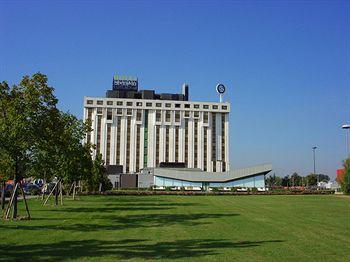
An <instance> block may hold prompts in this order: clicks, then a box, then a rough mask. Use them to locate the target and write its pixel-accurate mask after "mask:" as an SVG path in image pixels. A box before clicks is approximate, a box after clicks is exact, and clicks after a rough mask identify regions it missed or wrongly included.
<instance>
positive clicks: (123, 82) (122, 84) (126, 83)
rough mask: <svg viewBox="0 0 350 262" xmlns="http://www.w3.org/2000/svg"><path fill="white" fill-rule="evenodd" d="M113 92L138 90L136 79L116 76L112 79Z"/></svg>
mask: <svg viewBox="0 0 350 262" xmlns="http://www.w3.org/2000/svg"><path fill="white" fill-rule="evenodd" d="M113 90H128V91H137V90H138V79H137V77H132V76H118V75H115V76H114V77H113Z"/></svg>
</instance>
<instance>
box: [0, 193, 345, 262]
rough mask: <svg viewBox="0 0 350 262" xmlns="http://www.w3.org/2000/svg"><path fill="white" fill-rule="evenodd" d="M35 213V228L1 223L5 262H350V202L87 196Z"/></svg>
mask: <svg viewBox="0 0 350 262" xmlns="http://www.w3.org/2000/svg"><path fill="white" fill-rule="evenodd" d="M21 205H22V204H21ZM21 208H22V210H21V212H22V214H24V212H23V207H21ZM30 209H31V213H32V214H31V215H32V217H33V220H31V221H1V222H0V230H1V231H0V232H1V238H0V241H1V243H0V260H1V261H15V260H19V259H25V260H27V261H37V260H55V261H65V260H83V261H118V260H130V261H134V260H135V261H139V260H144V259H148V260H161V261H163V260H181V261H182V260H188V261H233V260H238V261H350V248H349V245H350V197H339V196H335V195H327V196H195V197H189V196H88V197H81V199H80V200H79V201H72V200H66V201H65V205H64V206H58V207H55V206H45V207H44V206H42V205H41V204H40V201H39V200H36V199H32V200H30Z"/></svg>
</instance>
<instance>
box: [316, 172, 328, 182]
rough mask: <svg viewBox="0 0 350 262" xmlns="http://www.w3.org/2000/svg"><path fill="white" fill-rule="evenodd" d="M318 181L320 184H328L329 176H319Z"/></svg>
mask: <svg viewBox="0 0 350 262" xmlns="http://www.w3.org/2000/svg"><path fill="white" fill-rule="evenodd" d="M318 179H319V180H318V181H320V182H328V181H329V180H330V178H329V176H327V175H324V174H318Z"/></svg>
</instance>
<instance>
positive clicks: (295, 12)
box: [0, 0, 350, 177]
mask: <svg viewBox="0 0 350 262" xmlns="http://www.w3.org/2000/svg"><path fill="white" fill-rule="evenodd" d="M349 14H350V1H287V2H283V1H256V2H254V1H187V2H185V1H162V2H156V1H97V0H96V1H56V2H55V1H29V0H26V1H16V0H14V1H3V0H0V80H1V81H2V80H7V81H8V82H9V83H11V84H13V83H16V82H18V81H19V80H20V78H21V76H22V75H25V74H33V73H35V72H38V71H40V72H42V73H45V74H47V75H48V77H49V83H50V84H51V85H52V86H54V87H55V88H56V94H57V96H58V98H59V100H60V102H59V106H60V108H61V109H63V110H69V111H70V112H71V113H73V114H75V115H77V116H78V117H79V118H81V117H82V112H83V97H84V96H104V95H105V91H106V89H108V88H111V83H112V77H113V75H114V74H115V73H118V74H120V75H132V76H137V77H138V78H139V85H140V87H141V88H144V89H157V90H158V91H161V92H180V90H181V84H182V83H183V82H186V83H188V84H189V86H190V99H191V100H198V101H202V100H204V101H218V95H217V94H216V92H215V89H214V88H215V85H216V83H218V82H222V83H224V84H225V85H226V86H227V90H228V91H227V93H226V94H225V97H224V99H225V100H226V101H230V102H231V116H230V121H231V125H230V128H231V130H230V132H231V134H230V139H231V141H230V142H231V165H232V167H233V168H240V167H245V166H249V165H254V164H259V163H264V162H272V164H273V165H274V172H275V173H276V175H279V176H283V175H286V174H291V173H292V172H294V171H296V172H299V173H300V174H301V175H306V174H308V173H309V172H311V171H312V170H313V160H312V146H314V145H316V146H317V147H318V149H317V151H316V152H317V153H316V160H317V166H316V168H317V171H318V172H322V173H324V174H328V175H330V176H332V177H334V176H335V170H336V169H337V168H339V167H340V166H341V161H342V159H343V158H344V157H345V155H346V147H345V133H344V131H343V130H341V129H340V126H341V125H342V124H344V123H345V122H350V15H349Z"/></svg>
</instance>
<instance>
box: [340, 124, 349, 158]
mask: <svg viewBox="0 0 350 262" xmlns="http://www.w3.org/2000/svg"><path fill="white" fill-rule="evenodd" d="M341 128H342V129H344V130H345V137H346V138H345V139H346V142H345V143H346V156H347V157H350V152H349V133H350V125H349V124H347V125H342V126H341Z"/></svg>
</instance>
